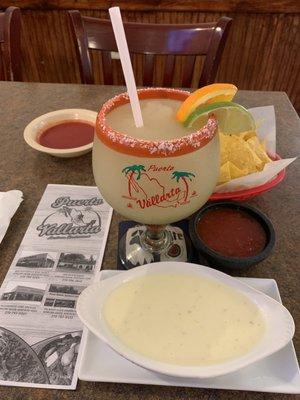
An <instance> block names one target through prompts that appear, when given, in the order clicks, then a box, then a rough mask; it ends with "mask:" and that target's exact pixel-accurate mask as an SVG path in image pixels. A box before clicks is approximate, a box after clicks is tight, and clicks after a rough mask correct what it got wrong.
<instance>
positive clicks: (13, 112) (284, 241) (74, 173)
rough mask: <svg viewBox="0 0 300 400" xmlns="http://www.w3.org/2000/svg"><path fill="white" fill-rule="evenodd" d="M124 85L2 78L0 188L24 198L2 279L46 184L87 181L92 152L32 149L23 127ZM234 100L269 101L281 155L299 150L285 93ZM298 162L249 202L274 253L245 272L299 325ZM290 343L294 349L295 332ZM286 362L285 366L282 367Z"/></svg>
mask: <svg viewBox="0 0 300 400" xmlns="http://www.w3.org/2000/svg"><path fill="white" fill-rule="evenodd" d="M121 90H122V88H120V87H113V86H88V85H85V86H83V85H71V84H44V83H10V82H0V137H1V141H0V191H6V190H10V189H20V190H22V191H23V193H24V201H23V203H22V204H21V206H20V208H19V210H18V211H17V213H16V215H15V216H14V218H13V219H12V222H11V225H10V227H9V229H8V231H7V234H6V236H5V238H4V240H3V241H2V243H1V245H0V279H1V282H2V280H3V279H4V276H5V274H6V272H7V270H8V268H9V266H10V263H11V261H12V259H13V256H14V254H15V252H16V251H17V249H18V246H19V244H20V242H21V239H22V237H23V235H24V233H25V230H26V228H27V226H28V224H29V222H30V220H31V217H32V215H33V213H34V210H35V208H36V207H37V204H38V202H39V200H40V198H41V196H42V193H43V191H44V189H45V187H46V185H47V184H48V183H61V184H71V185H72V184H75V185H93V184H94V179H93V174H92V169H91V154H87V155H84V156H82V157H79V158H73V159H58V158H53V157H50V156H48V155H46V154H42V153H39V152H37V151H34V150H33V149H31V148H30V147H28V146H27V144H26V143H25V142H24V140H23V130H24V127H25V126H26V124H27V123H29V122H30V121H31V120H32V119H33V118H35V117H37V116H39V115H41V114H44V113H46V112H49V111H53V110H57V109H60V108H88V109H91V110H95V111H97V110H98V109H99V108H100V106H101V105H102V103H103V102H104V101H105V100H106V99H108V98H110V97H111V96H112V95H114V94H116V93H118V92H120V91H121ZM237 101H238V102H239V103H240V104H243V105H244V106H246V107H254V106H265V105H271V104H273V105H274V106H275V111H276V120H277V132H278V134H277V143H278V147H277V151H278V153H279V154H280V155H281V156H282V157H291V156H295V155H298V154H299V148H300V146H299V144H300V124H299V119H298V116H297V114H296V112H295V110H294V109H293V107H292V105H291V103H290V101H289V99H288V97H287V95H286V94H285V93H283V92H254V91H242V90H241V91H240V92H239V93H238V96H237ZM299 165H300V162H299V160H298V161H296V162H294V163H293V164H292V165H291V166H289V167H288V171H287V175H286V179H285V180H284V181H283V182H282V183H281V184H280V185H279V186H278V187H276V188H275V189H273V190H272V191H270V192H268V193H265V194H263V195H261V196H259V197H257V198H256V199H253V200H251V201H250V202H249V203H251V204H253V205H254V206H256V207H258V208H259V209H261V210H262V211H263V212H264V213H266V214H267V215H268V216H269V217H270V219H271V220H272V222H273V224H274V228H275V230H276V235H277V241H276V247H275V250H274V251H273V253H272V255H271V256H270V257H269V258H268V259H267V260H265V261H264V262H262V263H260V264H259V265H257V266H254V267H253V268H252V269H250V270H249V271H248V272H246V273H244V276H249V277H257V278H258V277H261V278H273V279H275V280H276V281H277V283H278V286H279V289H280V292H281V296H282V300H283V303H284V304H285V305H286V307H287V308H288V309H289V310H290V312H291V313H292V315H293V317H294V319H295V321H296V326H297V325H298V324H299V325H300V311H299V300H300V299H299V284H300V273H299V271H300V269H299V264H300V260H299V243H300V240H299V227H300V223H299V215H300V213H299V211H300V210H299V205H300V201H299V199H300V196H299V194H300V193H299V175H297V173H299ZM120 219H121V217H120V216H118V215H117V214H116V213H115V214H114V217H113V221H112V225H111V229H110V234H109V238H108V244H107V248H106V253H105V258H104V263H103V267H104V268H106V269H108V268H116V247H117V224H118V222H119V221H120ZM299 325H298V330H297V331H296V335H295V339H294V344H295V346H296V350H297V351H298V354H299V352H300V340H299V339H300V334H299ZM0 357H1V354H0ZM283 368H284V366H283ZM292 397H293V396H290V395H282V394H277V395H275V394H263V393H253V392H238V391H222V390H218V391H217V390H202V389H201V390H200V389H190V388H176V387H159V386H157V387H156V386H142V385H140V386H139V385H125V384H111V383H88V382H81V381H79V382H78V387H77V390H76V391H66V390H46V389H45V390H44V389H30V388H13V387H0V399H1V400H29V399H30V400H31V399H32V400H33V399H34V400H45V399H48V400H54V399H55V400H57V399H60V400H67V399H73V400H94V399H97V400H110V399H114V400H119V399H122V400H127V399H130V400H136V399H145V400H146V399H148V400H157V399H172V400H179V399H189V400H193V399H203V400H208V399H210V400H213V399H222V400H229V399H230V400H231V399H239V400H241V399H256V400H262V399H274V400H276V399H291V398H292Z"/></svg>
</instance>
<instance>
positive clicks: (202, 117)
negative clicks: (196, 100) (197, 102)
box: [183, 101, 256, 134]
mask: <svg viewBox="0 0 300 400" xmlns="http://www.w3.org/2000/svg"><path fill="white" fill-rule="evenodd" d="M210 115H215V117H216V118H217V120H218V124H219V129H220V131H221V132H223V133H229V134H230V133H232V134H234V133H240V132H245V131H251V130H255V129H256V126H255V121H254V118H253V117H252V115H251V114H250V113H249V111H247V110H246V108H244V107H243V106H241V105H239V104H236V103H232V102H229V101H226V102H220V103H212V104H208V105H206V106H202V107H198V108H196V109H195V110H194V111H193V112H192V113H191V114H190V115H189V116H188V118H187V119H186V120H185V121H184V123H183V124H184V126H186V127H188V128H191V127H193V128H197V129H200V128H202V127H203V126H204V125H205V124H206V123H207V120H208V118H209V116H210Z"/></svg>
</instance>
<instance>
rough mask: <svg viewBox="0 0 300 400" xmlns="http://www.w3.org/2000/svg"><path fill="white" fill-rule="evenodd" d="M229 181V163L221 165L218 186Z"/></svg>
mask: <svg viewBox="0 0 300 400" xmlns="http://www.w3.org/2000/svg"><path fill="white" fill-rule="evenodd" d="M230 180H231V175H230V168H229V162H226V163H225V164H223V165H222V166H221V168H220V175H219V181H218V185H220V184H221V183H225V182H229V181H230Z"/></svg>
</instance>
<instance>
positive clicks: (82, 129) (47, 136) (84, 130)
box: [38, 120, 94, 149]
mask: <svg viewBox="0 0 300 400" xmlns="http://www.w3.org/2000/svg"><path fill="white" fill-rule="evenodd" d="M93 139H94V125H93V124H92V123H89V122H86V121H79V120H77V121H63V122H59V123H58V124H56V125H52V126H50V127H49V128H47V129H45V130H44V131H42V132H41V133H40V134H39V136H38V142H39V143H40V144H41V145H42V146H45V147H51V148H52V149H72V148H75V147H80V146H84V145H86V144H88V143H91V142H92V141H93Z"/></svg>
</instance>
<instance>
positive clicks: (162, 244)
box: [141, 225, 170, 253]
mask: <svg viewBox="0 0 300 400" xmlns="http://www.w3.org/2000/svg"><path fill="white" fill-rule="evenodd" d="M146 227H147V229H146V231H145V232H144V233H143V234H142V236H141V244H142V246H143V247H144V248H146V249H147V250H149V251H151V252H156V253H160V252H162V251H163V250H164V249H165V248H166V247H167V246H168V245H169V243H170V237H169V235H168V233H167V231H166V225H146Z"/></svg>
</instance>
